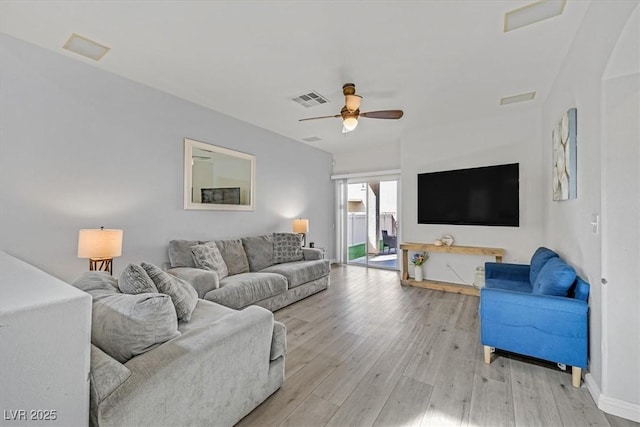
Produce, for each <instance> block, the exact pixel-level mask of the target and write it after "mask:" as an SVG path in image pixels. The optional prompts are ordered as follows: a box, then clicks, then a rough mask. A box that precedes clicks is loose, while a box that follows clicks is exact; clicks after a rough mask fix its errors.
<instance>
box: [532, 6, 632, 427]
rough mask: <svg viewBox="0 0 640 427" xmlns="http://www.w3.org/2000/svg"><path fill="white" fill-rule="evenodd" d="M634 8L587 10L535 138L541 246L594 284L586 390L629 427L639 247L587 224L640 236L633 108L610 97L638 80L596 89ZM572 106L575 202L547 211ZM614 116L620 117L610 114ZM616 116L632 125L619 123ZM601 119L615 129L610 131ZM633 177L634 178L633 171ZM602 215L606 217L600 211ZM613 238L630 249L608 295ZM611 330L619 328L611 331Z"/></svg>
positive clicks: (629, 90) (628, 91)
mask: <svg viewBox="0 0 640 427" xmlns="http://www.w3.org/2000/svg"><path fill="white" fill-rule="evenodd" d="M638 7H639V6H638V2H637V1H632V2H630V1H627V2H617V3H616V7H610V5H609V4H607V3H606V2H593V3H591V5H590V6H589V9H588V10H587V13H586V14H585V17H584V19H583V22H582V25H581V27H580V29H579V30H578V32H577V34H576V37H575V39H574V41H573V44H572V46H571V50H570V51H569V53H568V55H567V57H566V59H565V62H564V64H563V66H562V69H561V70H560V73H559V74H558V76H557V78H556V81H555V84H554V86H553V87H552V89H551V91H550V94H549V96H548V97H547V99H546V100H545V103H544V106H543V109H542V135H543V138H545V139H546V141H545V139H543V142H545V143H544V145H543V147H544V157H543V158H544V159H548V160H547V161H545V162H543V164H542V167H543V175H542V176H543V178H544V182H543V185H544V188H545V191H546V193H547V194H546V196H545V198H544V199H543V200H544V206H543V208H544V215H545V220H544V224H545V241H546V242H548V245H549V247H550V248H553V249H555V250H557V251H558V252H559V253H560V254H561V255H562V256H563V257H565V259H567V261H568V262H569V263H570V264H571V265H573V266H574V267H575V268H576V270H577V271H578V273H579V274H580V275H581V276H582V277H584V278H585V279H586V280H587V281H588V282H589V283H590V284H591V293H590V298H589V307H590V322H589V328H590V331H589V374H588V375H587V376H586V382H587V386H588V387H589V389H590V392H591V394H592V395H593V396H594V400H595V401H596V402H597V403H598V406H599V407H600V409H603V410H604V411H606V412H609V413H613V414H615V415H619V416H623V417H626V418H631V417H632V416H635V418H636V421H638V420H639V419H637V417H638V413H640V412H639V411H638V410H639V409H640V400H639V398H640V393H638V387H640V376H639V373H640V370H638V360H640V354H639V353H638V352H639V350H640V348H639V347H638V346H629V345H628V344H627V342H632V341H633V339H634V337H635V339H638V325H637V323H636V324H634V323H633V320H634V319H637V310H638V303H639V301H638V291H637V289H638V278H637V268H635V267H636V266H637V265H638V258H637V254H638V249H637V241H633V236H634V234H633V232H629V233H626V232H625V231H622V232H620V233H619V234H617V235H615V234H614V235H611V234H607V233H611V232H612V231H614V230H615V229H611V227H610V228H609V230H607V228H606V227H603V228H602V229H601V232H600V233H595V232H594V231H593V229H592V226H591V221H592V218H593V216H594V215H601V216H602V224H603V226H606V225H611V224H614V223H615V224H616V227H617V229H618V230H631V229H637V227H638V204H637V203H633V201H637V200H638V197H639V194H638V184H637V181H635V183H634V182H633V181H634V179H633V174H634V172H633V171H637V169H636V168H637V167H638V166H637V165H638V158H637V153H638V151H637V148H634V145H635V147H637V144H638V143H639V142H638V139H637V132H638V131H637V127H638V116H637V110H636V107H635V106H634V104H633V102H630V103H629V104H626V102H625V101H623V98H620V97H618V96H616V92H619V93H626V94H627V96H629V97H630V98H631V97H633V96H637V91H638V87H637V80H634V78H630V79H616V80H618V81H617V82H616V81H609V82H607V83H608V84H603V79H606V77H607V76H606V75H605V70H606V67H607V64H608V63H609V62H610V58H611V57H612V54H613V53H614V52H615V48H616V45H617V44H618V43H619V40H620V38H621V34H622V32H623V29H624V28H625V25H626V23H627V21H628V20H629V19H630V16H632V15H633V12H634V9H635V10H637V8H638ZM635 16H636V21H634V22H635V23H636V24H635V26H632V27H631V28H630V30H631V33H630V37H631V39H633V40H634V41H635V49H636V50H635V54H636V55H637V35H638V31H637V29H638V27H637V22H638V21H637V12H636V15H635ZM631 46H634V45H633V44H632V45H631ZM631 58H633V57H631ZM635 58H636V60H635V62H632V64H633V67H632V68H631V69H629V70H627V71H626V72H629V73H635V74H636V77H635V79H637V73H638V68H637V67H638V62H637V56H636V57H635ZM614 68H615V67H614ZM611 77H613V76H611ZM616 98H617V99H616ZM572 107H576V108H577V114H578V115H577V141H578V147H577V159H578V197H577V199H575V200H569V201H565V202H552V201H551V142H550V138H551V130H552V128H553V126H554V124H555V123H557V121H558V120H559V119H560V118H561V117H562V114H564V112H565V111H567V109H569V108H572ZM618 108H621V110H620V111H619V112H616V109H618ZM634 113H635V115H634ZM623 117H633V119H630V120H624V119H622V120H621V118H623ZM605 119H606V120H609V121H610V123H616V124H618V126H620V127H618V128H617V129H616V128H615V127H613V126H610V127H609V128H607V126H606V121H605ZM616 138H624V141H616V142H613V143H614V144H622V145H624V146H626V151H625V152H626V154H627V155H628V156H623V160H624V162H620V161H618V160H616V158H615V157H612V156H610V155H609V154H610V151H609V150H610V149H611V144H612V142H611V140H612V139H616ZM634 138H635V140H634ZM614 147H615V145H614ZM634 150H635V151H634ZM619 154H622V152H619ZM634 157H635V158H634ZM612 169H618V170H619V171H620V172H622V173H623V174H626V172H625V171H627V170H628V171H629V173H628V174H627V177H628V179H629V180H630V183H629V184H628V185H625V191H624V192H620V193H618V192H617V191H616V190H615V189H614V188H613V187H612V186H611V183H610V182H609V183H608V182H607V181H608V180H611V179H612V178H613V179H619V178H616V177H615V175H612V174H610V173H609V174H607V171H608V170H612ZM635 176H636V179H637V176H638V175H637V172H635ZM604 204H607V205H608V206H603V205H604ZM607 207H609V208H612V209H609V210H607ZM603 208H604V209H603ZM636 236H637V234H636ZM612 239H614V240H616V241H617V242H616V245H620V248H629V250H627V251H625V252H626V254H625V255H624V256H625V258H623V259H620V260H619V263H618V264H617V265H610V266H609V268H612V267H615V268H616V271H615V273H613V272H611V274H612V276H611V284H610V285H607V286H608V287H609V288H612V290H610V291H609V290H607V289H606V288H605V287H603V285H602V284H601V282H600V278H601V277H603V273H608V272H607V268H606V267H607V266H606V261H607V259H608V257H609V256H610V255H609V254H608V253H607V251H608V249H611V248H610V247H608V246H607V245H609V246H610V245H611V243H610V242H611V241H612ZM603 241H604V245H603ZM616 250H618V249H617V248H616ZM620 261H621V262H620ZM610 292H612V293H610ZM616 300H626V301H628V302H629V304H623V305H616V304H615V301H616ZM609 324H610V325H611V326H616V328H613V329H608V327H607V325H609ZM612 362H613V363H615V365H613V364H612Z"/></svg>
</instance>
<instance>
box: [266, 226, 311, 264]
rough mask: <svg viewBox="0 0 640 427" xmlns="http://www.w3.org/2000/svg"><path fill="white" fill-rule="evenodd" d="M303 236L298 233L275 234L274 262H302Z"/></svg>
mask: <svg viewBox="0 0 640 427" xmlns="http://www.w3.org/2000/svg"><path fill="white" fill-rule="evenodd" d="M303 258H304V257H303V255H302V236H300V235H299V234H297V233H273V262H274V263H275V264H280V263H283V262H292V261H301V260H302V259H303Z"/></svg>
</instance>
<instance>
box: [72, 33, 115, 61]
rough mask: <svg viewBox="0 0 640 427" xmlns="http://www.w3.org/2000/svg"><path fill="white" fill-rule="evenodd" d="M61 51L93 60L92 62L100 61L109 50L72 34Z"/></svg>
mask: <svg viewBox="0 0 640 427" xmlns="http://www.w3.org/2000/svg"><path fill="white" fill-rule="evenodd" d="M63 49H67V50H68V51H71V52H73V53H77V54H78V55H82V56H84V57H86V58H89V59H93V60H94V61H100V60H101V59H102V57H103V56H105V55H106V54H107V52H109V50H110V49H111V48H110V47H108V46H105V45H102V44H100V43H98V42H96V41H93V40H91V39H88V38H86V37H82V36H80V35H78V34H76V33H73V34H71V37H69V40H67V42H66V43H65V45H64V46H63Z"/></svg>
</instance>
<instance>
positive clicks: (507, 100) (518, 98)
mask: <svg viewBox="0 0 640 427" xmlns="http://www.w3.org/2000/svg"><path fill="white" fill-rule="evenodd" d="M535 97H536V93H535V92H529V93H521V94H520V95H513V96H505V97H504V98H500V105H507V104H515V103H516V102H523V101H531V100H532V99H533V98H535Z"/></svg>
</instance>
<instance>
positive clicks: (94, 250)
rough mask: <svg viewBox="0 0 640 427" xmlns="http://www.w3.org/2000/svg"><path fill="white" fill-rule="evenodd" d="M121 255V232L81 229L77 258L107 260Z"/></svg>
mask: <svg viewBox="0 0 640 427" xmlns="http://www.w3.org/2000/svg"><path fill="white" fill-rule="evenodd" d="M120 255H122V230H105V229H100V228H96V229H82V230H80V232H79V233H78V258H91V259H109V258H114V257H117V256H120Z"/></svg>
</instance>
